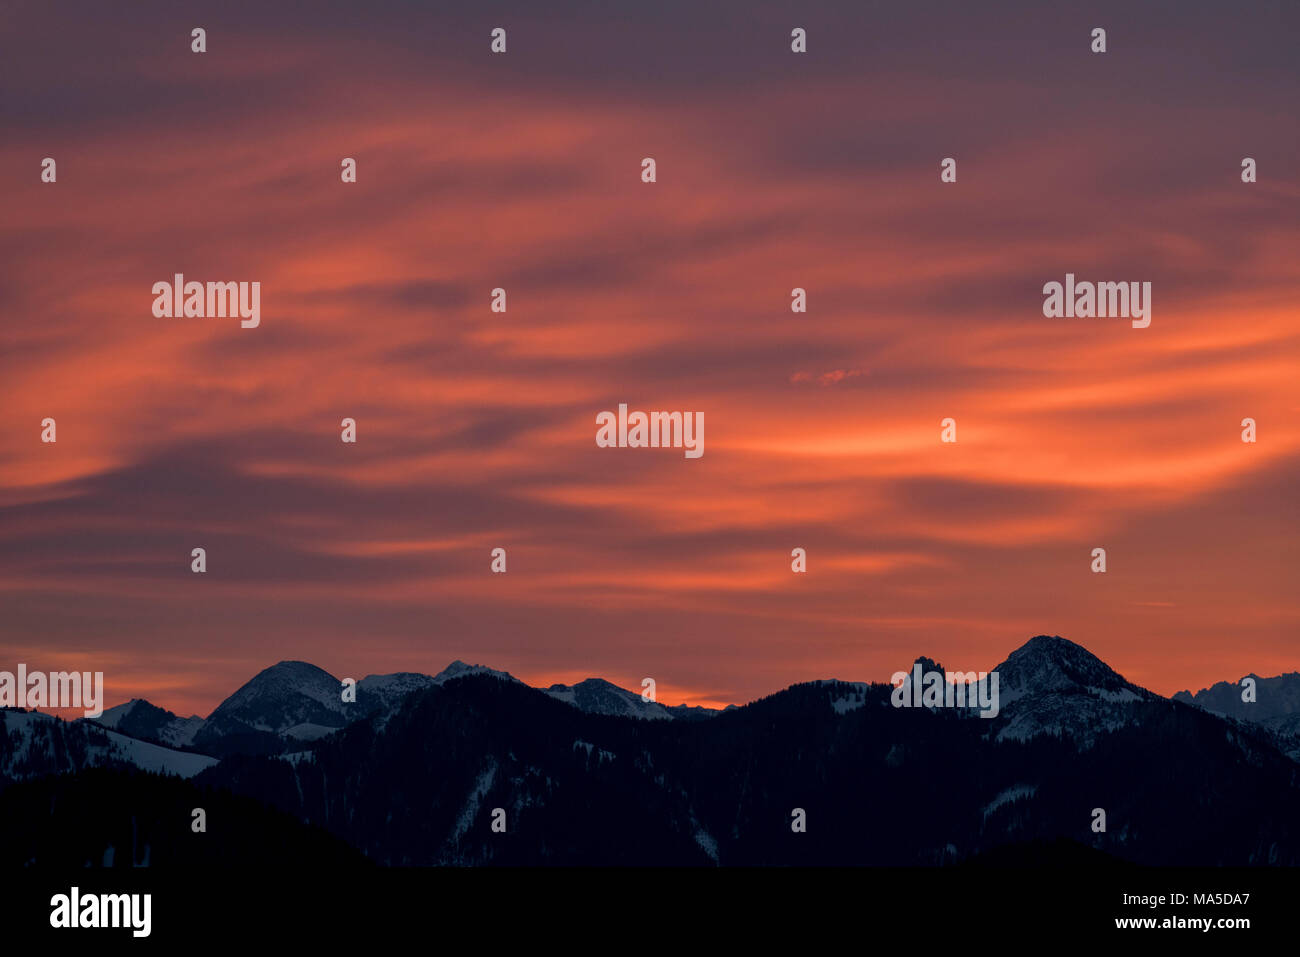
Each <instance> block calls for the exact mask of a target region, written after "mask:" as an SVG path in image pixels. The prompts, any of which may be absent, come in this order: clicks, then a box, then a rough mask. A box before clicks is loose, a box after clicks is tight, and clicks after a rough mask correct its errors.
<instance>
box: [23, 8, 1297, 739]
mask: <svg viewBox="0 0 1300 957" xmlns="http://www.w3.org/2000/svg"><path fill="white" fill-rule="evenodd" d="M277 6H278V9H277V10H274V11H268V10H266V9H265V7H266V5H265V4H262V3H226V2H223V3H220V4H215V3H213V4H186V5H178V4H176V3H174V2H158V3H153V2H149V3H132V4H129V5H125V4H102V3H85V4H80V3H78V4H72V3H60V2H53V3H46V2H39V3H38V2H17V3H14V2H9V3H5V4H3V5H0V63H3V67H2V68H0V70H2V72H0V132H2V133H3V135H2V136H0V184H2V185H0V209H2V210H3V211H2V212H0V307H2V310H0V669H2V670H10V671H12V670H14V669H15V668H16V666H17V664H18V663H19V662H23V663H26V664H27V666H28V667H29V669H33V670H36V669H46V670H54V669H63V668H68V669H77V670H90V671H103V672H104V673H105V681H106V684H107V688H108V690H107V699H108V704H116V703H119V702H121V701H125V700H126V699H128V698H130V697H147V698H149V699H150V700H151V701H153V702H154V703H156V704H159V705H162V706H164V707H167V708H170V709H171V710H173V711H177V712H180V713H183V714H189V713H192V712H198V713H200V714H204V715H206V714H207V713H208V712H209V711H211V710H212V708H214V707H215V706H216V705H217V704H218V703H219V702H220V701H221V700H222V699H223V698H224V697H225V696H226V695H228V694H229V693H230V692H232V691H233V690H234V689H235V688H236V687H238V686H239V685H240V684H242V683H243V682H244V681H246V680H247V679H248V678H249V677H251V676H252V675H253V674H255V673H256V672H257V671H259V670H261V669H262V668H264V667H266V666H268V665H271V664H273V663H275V662H276V661H279V660H282V659H302V660H307V661H310V662H312V663H314V664H317V665H319V666H321V667H323V668H326V669H327V670H329V671H331V672H332V673H334V674H336V675H338V676H340V677H349V676H350V677H356V678H360V677H362V676H364V675H366V674H372V673H385V672H391V671H399V670H402V671H424V672H429V673H433V672H436V671H438V670H440V669H442V668H443V667H445V666H446V665H447V664H448V663H449V662H450V661H451V660H452V659H455V658H460V659H463V660H466V661H470V662H478V663H483V664H486V665H490V666H492V667H494V668H499V669H502V670H507V671H510V672H511V673H512V674H514V675H516V676H517V677H519V678H521V679H523V680H526V681H528V682H530V683H532V684H550V683H551V682H556V681H564V682H572V681H575V680H580V679H582V678H584V677H588V676H592V675H597V676H601V677H605V678H608V679H609V680H611V681H614V682H616V683H619V684H621V685H623V686H625V687H633V688H639V687H640V681H641V679H642V678H643V677H645V676H650V677H654V678H655V679H656V681H657V683H658V691H659V699H660V700H661V701H664V702H666V703H670V704H675V703H678V702H681V701H687V702H690V703H697V704H723V703H729V702H736V703H741V702H744V701H748V700H752V699H753V698H755V697H758V696H761V695H764V694H768V693H771V692H773V691H775V690H778V689H780V688H782V687H785V686H787V685H789V684H791V683H793V682H796V681H803V680H809V679H814V678H826V677H838V678H842V679H846V680H875V681H885V680H888V678H889V676H890V674H891V673H892V672H894V671H896V670H900V669H904V668H907V667H908V666H909V664H910V662H911V661H912V660H913V659H914V658H915V657H916V656H917V655H918V654H925V655H928V656H930V657H932V658H935V659H937V660H939V661H941V662H943V663H944V664H945V665H946V666H948V667H949V668H952V669H959V670H988V669H991V668H992V667H994V666H995V665H996V664H998V663H999V662H1000V661H1002V660H1003V659H1004V658H1005V657H1006V656H1007V654H1008V653H1009V652H1011V651H1012V650H1013V649H1014V648H1016V647H1018V646H1019V645H1020V644H1022V643H1023V642H1024V641H1026V640H1027V639H1028V638H1030V637H1031V636H1033V635H1036V634H1043V633H1046V634H1059V635H1062V636H1064V637H1066V638H1069V639H1071V640H1073V641H1076V642H1079V643H1080V644H1082V645H1084V646H1085V647H1087V648H1088V649H1089V650H1090V651H1092V652H1093V653H1095V654H1097V655H1099V656H1100V657H1101V658H1103V659H1104V660H1105V661H1106V662H1107V663H1108V664H1110V665H1111V666H1112V667H1114V668H1115V669H1116V670H1117V671H1119V672H1120V673H1122V674H1123V675H1124V676H1125V677H1127V678H1128V679H1129V680H1131V681H1134V682H1136V683H1138V684H1140V685H1143V686H1145V687H1148V688H1151V689H1152V690H1154V691H1157V692H1160V693H1162V694H1171V693H1173V692H1175V691H1177V690H1180V689H1182V688H1191V689H1193V690H1195V689H1198V688H1201V687H1204V686H1206V685H1209V684H1211V683H1213V682H1215V681H1218V680H1224V679H1233V678H1236V677H1238V676H1240V675H1242V674H1245V673H1247V672H1250V671H1254V672H1256V673H1259V674H1265V675H1272V674H1277V673H1279V672H1284V671H1294V670H1297V669H1300V630H1298V629H1300V589H1297V588H1296V570H1297V568H1298V567H1300V546H1297V526H1298V519H1300V514H1298V513H1300V492H1298V490H1297V481H1296V476H1297V468H1298V467H1300V305H1298V303H1300V238H1298V229H1300V123H1297V119H1296V117H1297V112H1298V110H1300V58H1298V57H1297V55H1296V49H1295V44H1296V38H1297V37H1298V36H1300V5H1297V4H1296V3H1294V2H1278V3H1257V4H1248V5H1246V6H1245V7H1244V8H1242V9H1241V12H1240V13H1239V14H1234V15H1233V16H1232V17H1227V16H1224V15H1223V9H1222V5H1221V4H1209V3H1187V2H1180V3H1173V2H1168V3H1139V4H1133V3H1129V2H1124V3H1093V4H1079V5H1069V6H1070V7H1076V9H1072V10H1066V9H1062V8H1063V7H1064V6H1066V5H1054V4H1052V5H1049V4H1043V3H1041V2H1038V0H1034V2H1025V3H1014V4H1013V3H1003V4H992V5H990V4H973V3H931V2H920V3H902V2H898V3H862V2H857V0H854V2H848V0H846V2H842V3H830V4H816V3H814V4H809V3H804V2H800V3H783V4H755V3H750V2H744V3H742V2H738V0H732V2H726V3H722V2H719V3H708V4H696V3H684V2H667V3H662V2H656V3H653V4H640V5H633V4H631V3H627V4H609V3H595V2H592V3H583V4H572V3H570V4H563V3H561V4H545V5H542V4H536V3H527V4H525V3H519V4H514V5H502V4H494V5H491V8H490V9H489V8H488V7H487V5H462V6H472V7H478V8H480V9H477V10H474V11H473V12H470V13H467V12H466V11H464V10H461V11H459V12H457V11H453V10H443V9H441V5H438V4H430V3H415V2H366V3H362V2H360V0H356V2H348V3H337V2H336V3H319V4H317V3H312V4H294V5H288V4H280V5H277ZM1049 6H1050V7H1051V8H1052V9H1050V10H1048V9H1045V8H1046V7H1049ZM196 26H202V27H204V28H205V29H206V30H207V50H208V52H206V53H204V54H195V53H192V52H191V51H190V30H191V29H192V28H193V27H196ZM496 26H502V27H504V28H506V30H507V31H508V48H507V49H508V52H507V53H506V54H505V55H493V54H491V53H490V52H489V43H490V36H489V34H490V31H491V30H492V28H493V27H496ZM796 26H801V27H804V28H805V29H806V30H807V33H808V53H807V54H804V55H796V54H793V53H791V52H790V30H791V29H792V28H793V27H796ZM1097 26H1101V27H1104V28H1106V29H1107V31H1108V46H1109V51H1108V52H1107V53H1105V54H1093V53H1091V52H1090V50H1089V43H1090V39H1089V34H1090V31H1091V30H1092V28H1093V27H1097ZM47 156H48V157H53V158H54V159H56V161H57V164H58V167H57V168H58V181H57V183H54V184H46V183H42V182H41V181H40V164H41V160H42V159H43V158H44V157H47ZM647 156H648V157H654V158H655V160H656V162H657V174H658V182H656V183H654V184H644V183H642V182H641V175H640V174H641V160H642V158H643V157H647ZM1247 156H1249V157H1253V158H1254V159H1255V160H1256V161H1257V163H1258V176H1259V181H1258V182H1257V183H1255V184H1249V185H1247V184H1243V183H1242V182H1241V176H1240V172H1241V161H1242V158H1243V157H1247ZM343 157H355V158H356V160H357V165H358V182H357V183H355V184H343V183H342V182H340V176H339V172H340V161H341V160H342V158H343ZM944 157H954V158H955V159H956V160H957V169H958V175H957V182H956V183H955V184H943V183H941V182H940V179H939V164H940V161H941V160H942V159H943V158H944ZM1067 272H1072V273H1074V274H1076V276H1077V277H1078V278H1079V279H1081V280H1094V281H1101V280H1114V281H1149V282H1151V283H1152V287H1153V293H1152V307H1153V308H1152V322H1151V325H1150V327H1149V328H1147V329H1134V328H1131V327H1130V324H1129V322H1128V321H1127V320H1114V319H1048V318H1044V316H1043V313H1042V304H1043V293H1042V287H1043V284H1044V283H1046V282H1049V281H1053V280H1055V281H1062V280H1063V279H1064V276H1065V274H1066V273H1067ZM175 273H184V274H185V276H186V278H187V279H194V280H199V281H208V280H212V281H241V280H242V281H253V280H256V281H259V282H260V283H261V291H262V292H261V295H262V299H261V325H260V327H259V328H256V329H241V328H240V325H239V322H238V320H237V319H196V318H189V319H184V318H182V319H159V318H155V317H154V316H153V314H152V311H151V306H152V303H153V298H154V297H153V295H152V293H151V288H152V285H153V284H154V283H155V282H157V281H160V280H162V281H170V280H171V278H172V276H173V274H175ZM796 286H800V287H804V288H806V289H807V291H808V312H807V313H806V314H803V315H796V314H793V313H792V312H791V311H790V291H791V289H792V288H793V287H796ZM494 287H504V288H505V289H506V290H507V295H508V312H506V313H505V314H497V313H493V312H491V311H490V309H489V302H490V297H491V290H492V289H493V288H494ZM620 402H626V403H628V405H629V407H630V408H632V409H642V410H691V411H700V412H703V414H704V422H705V431H704V449H705V452H704V455H703V457H702V458H699V459H688V458H686V457H684V456H683V454H682V452H681V450H669V449H602V448H597V447H596V444H595V434H596V423H595V417H596V415H597V413H599V412H601V411H603V410H615V409H617V407H618V404H619V403H620ZM46 416H50V417H53V418H55V419H56V420H57V423H58V425H57V428H58V441H57V443H56V444H53V445H51V444H43V443H42V442H41V441H40V431H41V429H40V423H41V420H42V419H43V418H45V417H46ZM948 416H951V417H953V418H954V419H956V422H957V433H958V441H957V442H956V444H941V443H940V441H939V433H940V427H939V426H940V420H941V419H943V418H945V417H948ZM344 417H353V418H355V419H356V420H357V423H358V441H357V443H356V444H355V445H345V444H343V443H342V442H341V441H340V438H339V434H340V420H341V419H343V418H344ZM1245 417H1252V418H1254V419H1255V420H1256V421H1257V423H1258V442H1257V443H1255V444H1246V443H1243V442H1242V441H1241V439H1240V434H1241V424H1240V423H1241V420H1242V419H1243V418H1245ZM196 546H202V547H204V548H206V549H207V561H208V571H207V573H206V574H204V575H196V574H193V573H191V571H190V550H191V549H192V548H194V547H196ZM796 546H799V547H803V548H806V549H807V551H808V572H807V574H804V575H796V574H793V573H792V572H791V569H790V552H791V549H792V548H794V547H796ZM495 547H504V548H506V549H507V552H508V563H509V564H508V568H509V570H508V572H507V573H506V574H505V575H494V574H492V573H491V572H490V570H489V562H490V558H489V553H490V551H491V550H492V549H493V548H495ZM1095 547H1104V548H1106V550H1107V556H1108V559H1107V560H1108V571H1107V573H1106V574H1104V575H1099V574H1093V573H1092V572H1091V571H1090V569H1089V566H1090V561H1091V558H1090V553H1091V550H1092V549H1093V548H1095Z"/></svg>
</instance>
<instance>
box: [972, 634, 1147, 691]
mask: <svg viewBox="0 0 1300 957" xmlns="http://www.w3.org/2000/svg"><path fill="white" fill-rule="evenodd" d="M997 671H998V673H999V675H1000V676H1001V679H1002V684H1003V687H1007V688H1012V689H1018V690H1024V691H1031V692H1032V691H1034V690H1042V691H1053V690H1061V686H1062V685H1077V686H1080V687H1090V688H1100V689H1105V690H1114V689H1117V688H1121V687H1124V686H1125V685H1127V684H1128V682H1126V681H1125V680H1124V679H1123V678H1122V677H1121V676H1120V675H1119V674H1117V673H1116V672H1115V671H1114V670H1112V669H1111V667H1110V666H1109V665H1107V664H1106V663H1105V662H1104V661H1102V660H1101V659H1100V658H1098V657H1097V656H1096V655H1094V654H1093V653H1092V652H1091V651H1089V650H1088V649H1087V648H1085V647H1083V645H1079V644H1076V643H1075V642H1073V641H1070V640H1069V639H1067V638H1062V637H1061V636H1060V635H1036V636H1035V637H1033V638H1030V639H1029V640H1028V641H1027V642H1025V643H1024V644H1023V645H1021V646H1020V647H1019V648H1017V649H1016V650H1015V651H1013V652H1011V654H1010V655H1009V656H1008V657H1007V660H1006V661H1004V662H1002V664H1000V665H998V667H997ZM1026 685H1029V686H1030V687H1026Z"/></svg>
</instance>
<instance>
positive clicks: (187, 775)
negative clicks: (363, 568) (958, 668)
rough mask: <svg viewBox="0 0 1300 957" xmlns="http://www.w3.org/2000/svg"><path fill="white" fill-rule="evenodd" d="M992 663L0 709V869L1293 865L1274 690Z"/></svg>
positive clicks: (277, 681)
mask: <svg viewBox="0 0 1300 957" xmlns="http://www.w3.org/2000/svg"><path fill="white" fill-rule="evenodd" d="M918 661H919V662H921V664H922V666H923V668H924V669H925V670H942V669H941V666H940V665H938V664H936V663H934V662H931V661H930V660H929V659H926V658H921V659H918ZM993 670H995V671H997V672H998V674H999V678H1000V697H1001V701H1000V709H999V713H998V714H997V716H996V717H994V718H991V719H989V718H983V717H980V716H979V712H978V711H976V710H974V709H969V708H899V707H896V706H894V704H892V703H891V696H892V693H893V691H894V689H893V688H892V687H891V686H890V685H888V684H877V683H863V682H844V681H836V680H827V681H817V682H809V683H803V684H797V685H793V686H791V687H789V688H787V689H785V690H784V691H780V692H777V693H775V694H772V695H769V696H767V697H764V698H761V699H759V700H757V701H754V702H751V703H750V704H747V705H745V706H743V707H738V708H737V707H733V708H728V709H725V710H721V711H711V710H709V709H698V708H684V707H677V708H669V707H665V706H663V705H660V704H658V703H656V702H652V701H644V700H643V699H642V697H641V695H639V694H637V693H634V692H631V691H627V690H625V689H621V688H618V687H617V686H615V685H613V684H610V683H609V682H606V681H603V680H602V679H588V680H587V681H584V682H580V683H579V684H577V685H574V686H571V687H570V686H564V685H554V686H551V687H550V688H546V689H540V688H533V687H530V686H528V685H526V684H524V683H522V682H519V681H517V680H516V679H514V678H513V677H511V676H510V675H508V674H506V673H504V672H499V671H492V670H491V669H488V668H485V667H483V666H479V665H466V664H464V663H463V662H455V663H453V664H452V665H451V666H449V667H448V668H447V669H445V670H444V671H443V672H441V673H439V674H438V675H433V676H429V675H422V674H417V673H399V674H396V675H382V676H374V675H372V676H370V677H367V678H365V679H363V680H361V681H359V682H358V683H357V686H356V687H357V695H356V701H355V702H344V701H343V700H342V697H341V695H340V682H339V680H338V679H337V678H335V677H334V676H332V675H330V674H328V673H327V672H325V671H323V670H321V669H319V668H316V667H315V666H313V665H310V664H307V663H305V662H280V663H279V664H277V665H274V666H272V667H270V668H267V669H266V670H264V671H262V672H261V673H259V674H258V675H257V676H255V677H254V678H253V679H252V680H250V681H249V682H248V683H247V684H245V685H244V686H243V687H241V688H240V689H238V690H237V691H236V692H235V693H234V694H232V695H231V696H230V697H229V698H227V699H226V700H225V701H224V702H222V704H221V705H220V706H218V707H217V708H216V709H215V710H214V711H213V712H212V714H210V715H209V716H208V717H207V718H206V719H201V718H198V717H197V716H194V717H191V718H180V717H177V716H176V715H173V714H171V712H167V711H165V710H163V709H160V708H157V707H155V706H154V705H151V704H150V703H149V702H146V701H140V700H135V701H131V702H127V703H126V704H124V705H119V706H118V707H116V708H111V709H109V710H108V711H106V712H105V713H104V715H103V716H102V717H101V719H99V722H98V723H96V722H91V721H85V720H79V721H74V722H64V721H60V720H58V719H55V718H53V717H51V716H48V715H43V714H38V713H34V712H22V711H20V710H17V709H12V710H8V711H3V712H0V722H3V723H4V730H5V732H6V733H5V734H4V735H0V819H3V820H4V821H6V822H11V823H9V824H8V826H6V827H4V828H0V860H2V861H8V862H9V863H14V864H27V863H31V862H33V861H35V862H38V863H55V864H63V865H72V866H82V865H84V864H91V865H95V866H99V865H102V864H106V863H111V864H113V865H115V866H125V865H126V864H129V863H137V864H138V863H139V862H140V860H141V855H142V853H145V849H147V855H148V857H147V859H148V862H149V864H150V866H169V865H187V864H203V865H211V864H221V863H230V862H234V861H238V863H239V864H240V865H241V866H242V865H246V864H248V863H249V862H250V861H251V862H257V861H267V862H271V861H283V860H285V855H292V856H293V857H294V859H301V860H308V861H321V862H327V861H328V862H350V863H352V864H355V865H356V866H364V865H366V864H367V863H373V864H383V865H688V866H689V865H699V866H716V865H724V866H726V865H922V866H932V865H948V864H960V863H977V864H978V863H984V862H989V863H1007V864H1015V863H1017V862H1029V861H1031V860H1032V861H1033V862H1034V863H1038V864H1041V863H1042V862H1043V861H1044V859H1046V860H1048V861H1056V862H1058V863H1062V864H1066V863H1068V864H1070V865H1071V866H1077V865H1078V864H1079V862H1084V863H1085V864H1087V865H1089V866H1091V865H1098V864H1115V865H1118V864H1122V863H1124V862H1130V863H1139V864H1160V865H1295V864H1297V863H1300V810H1297V809H1300V763H1297V756H1300V742H1298V741H1297V738H1296V736H1295V734H1294V729H1295V727H1296V724H1295V721H1294V720H1292V719H1294V718H1295V716H1296V714H1297V713H1300V696H1297V695H1296V694H1295V693H1294V692H1295V689H1296V687H1297V684H1296V683H1297V682H1300V675H1296V674H1292V675H1285V676H1279V677H1278V678H1271V679H1261V680H1260V681H1259V682H1258V685H1259V691H1258V701H1257V702H1255V703H1241V707H1240V708H1238V707H1237V706H1236V705H1233V704H1232V702H1233V701H1237V702H1240V696H1239V695H1237V696H1234V695H1235V693H1233V694H1230V693H1229V692H1232V691H1233V686H1231V685H1227V684H1226V683H1225V684H1224V687H1225V688H1227V689H1228V690H1227V691H1226V692H1225V691H1224V690H1223V689H1222V688H1220V686H1219V685H1216V686H1215V687H1214V688H1213V689H1207V690H1206V691H1203V692H1201V693H1199V695H1197V696H1192V695H1190V694H1189V693H1180V694H1179V695H1177V696H1175V699H1172V700H1171V699H1168V698H1164V697H1162V696H1160V695H1157V694H1154V693H1152V692H1150V691H1147V690H1146V689H1143V688H1140V687H1138V686H1136V685H1134V684H1132V683H1130V682H1128V681H1126V680H1125V679H1124V678H1123V677H1122V676H1120V675H1119V674H1117V673H1116V672H1115V671H1113V670H1112V669H1111V668H1109V667H1108V666H1107V665H1106V664H1105V663H1104V662H1102V661H1101V660H1100V659H1098V658H1097V657H1095V656H1094V655H1092V654H1091V653H1089V652H1088V651H1087V650H1086V649H1084V648H1083V647H1081V646H1079V645H1077V644H1075V643H1073V642H1070V641H1067V640H1066V639H1063V638H1060V637H1049V636H1038V637H1036V638H1033V639H1031V640H1030V641H1029V642H1027V643H1026V644H1024V645H1023V646H1021V647H1020V648H1018V649H1017V650H1015V651H1014V652H1012V654H1011V655H1009V656H1008V658H1007V659H1006V660H1005V661H1004V662H1002V663H1001V664H1000V665H998V666H997V667H996V668H995V669H993ZM1257 706H1258V707H1259V710H1258V711H1257V712H1255V711H1251V710H1249V709H1251V708H1253V707H1257ZM1255 715H1258V716H1259V717H1258V720H1256V719H1255V717H1254V716H1255ZM164 775H168V776H164ZM195 807H204V808H205V810H206V811H207V821H208V830H207V832H206V833H194V832H193V831H192V830H191V826H190V824H191V810H192V809H193V808H195ZM88 808H100V811H97V812H96V813H93V814H90V813H87V809H88ZM105 809H107V810H105ZM1098 811H1102V812H1104V820H1105V830H1097V829H1095V828H1096V824H1097V821H1098V815H1097V812H1098ZM800 816H802V818H803V819H804V820H805V821H806V830H802V831H800V830H796V829H794V828H792V821H794V820H795V819H796V818H797V817H800ZM128 819H129V820H128ZM494 821H496V822H497V828H496V829H495V830H494V828H493V822H494ZM502 828H504V830H502ZM128 834H129V835H130V837H129V840H128V837H127V835H128ZM124 847H129V848H130V850H129V851H124Z"/></svg>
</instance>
